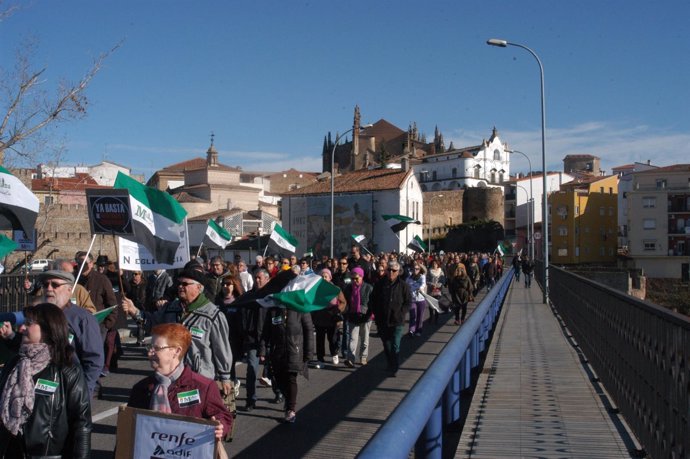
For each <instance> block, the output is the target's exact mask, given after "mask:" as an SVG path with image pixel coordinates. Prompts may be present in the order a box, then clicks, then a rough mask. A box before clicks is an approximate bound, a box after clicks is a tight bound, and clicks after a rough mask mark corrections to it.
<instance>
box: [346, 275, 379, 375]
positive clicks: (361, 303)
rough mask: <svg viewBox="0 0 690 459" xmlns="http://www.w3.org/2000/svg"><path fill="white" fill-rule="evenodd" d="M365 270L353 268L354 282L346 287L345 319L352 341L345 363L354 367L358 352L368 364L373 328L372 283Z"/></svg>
mask: <svg viewBox="0 0 690 459" xmlns="http://www.w3.org/2000/svg"><path fill="white" fill-rule="evenodd" d="M364 276H365V274H364V270H363V269H362V268H360V267H359V266H357V267H355V268H352V271H351V277H352V282H351V283H350V284H348V285H347V286H346V287H345V292H344V294H345V298H346V299H347V310H346V313H345V320H347V322H348V328H349V330H350V341H349V343H348V348H347V357H346V359H345V365H346V366H348V367H350V368H354V367H355V362H356V361H357V354H358V353H359V355H360V363H361V364H362V365H366V364H367V357H368V356H369V332H370V330H371V321H372V314H371V311H370V307H369V301H370V298H371V292H372V290H373V287H372V286H371V284H368V283H366V282H364Z"/></svg>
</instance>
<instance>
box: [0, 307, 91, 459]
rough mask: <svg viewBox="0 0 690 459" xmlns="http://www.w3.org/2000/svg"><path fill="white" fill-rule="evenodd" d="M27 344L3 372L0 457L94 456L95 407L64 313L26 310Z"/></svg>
mask: <svg viewBox="0 0 690 459" xmlns="http://www.w3.org/2000/svg"><path fill="white" fill-rule="evenodd" d="M24 317H25V324H24V325H22V326H21V327H20V328H19V331H20V332H21V334H22V338H21V340H22V342H21V346H20V348H19V354H18V355H16V356H15V357H14V358H13V359H12V360H10V361H9V362H8V364H7V365H5V367H4V368H3V370H2V373H1V374H0V457H8V458H9V457H17V458H19V457H69V458H88V457H90V455H91V405H90V394H89V389H88V387H87V386H86V380H85V379H84V374H83V373H82V370H81V366H79V365H78V364H76V363H75V362H74V360H73V357H72V352H73V349H72V347H71V345H70V344H69V338H68V325H67V319H66V318H65V315H64V313H63V312H62V311H61V310H60V308H59V307H57V306H55V305H54V304H50V303H41V304H39V305H37V306H33V307H29V308H26V309H24Z"/></svg>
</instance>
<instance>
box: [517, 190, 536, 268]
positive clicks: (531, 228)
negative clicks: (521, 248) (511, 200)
mask: <svg viewBox="0 0 690 459" xmlns="http://www.w3.org/2000/svg"><path fill="white" fill-rule="evenodd" d="M515 186H516V187H517V188H520V189H522V191H524V192H525V196H527V189H525V187H524V186H522V185H518V184H517V183H516V184H515ZM515 196H516V197H517V192H516V193H515ZM516 201H517V199H516ZM527 202H528V206H527V245H528V246H529V248H530V259H532V258H533V257H534V242H533V240H532V238H534V226H533V225H534V214H533V213H532V198H530V197H529V196H528V197H527Z"/></svg>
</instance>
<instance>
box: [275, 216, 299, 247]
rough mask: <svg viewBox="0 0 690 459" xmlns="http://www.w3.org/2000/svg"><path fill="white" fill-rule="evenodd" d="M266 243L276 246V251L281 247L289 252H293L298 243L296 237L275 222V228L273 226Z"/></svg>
mask: <svg viewBox="0 0 690 459" xmlns="http://www.w3.org/2000/svg"><path fill="white" fill-rule="evenodd" d="M268 243H269V244H273V245H276V246H278V251H280V249H282V250H285V251H288V252H290V253H295V251H296V250H297V245H298V243H297V238H295V236H293V235H292V234H290V233H288V232H287V231H285V230H284V229H283V227H282V226H280V225H278V224H277V223H276V226H275V228H273V232H272V233H271V237H270V238H269V239H268Z"/></svg>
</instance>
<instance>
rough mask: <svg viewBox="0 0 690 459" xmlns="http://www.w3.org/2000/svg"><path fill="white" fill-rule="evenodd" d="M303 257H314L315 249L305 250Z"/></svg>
mask: <svg viewBox="0 0 690 459" xmlns="http://www.w3.org/2000/svg"><path fill="white" fill-rule="evenodd" d="M302 257H303V258H309V257H311V258H314V249H307V251H306V252H304V255H302Z"/></svg>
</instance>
